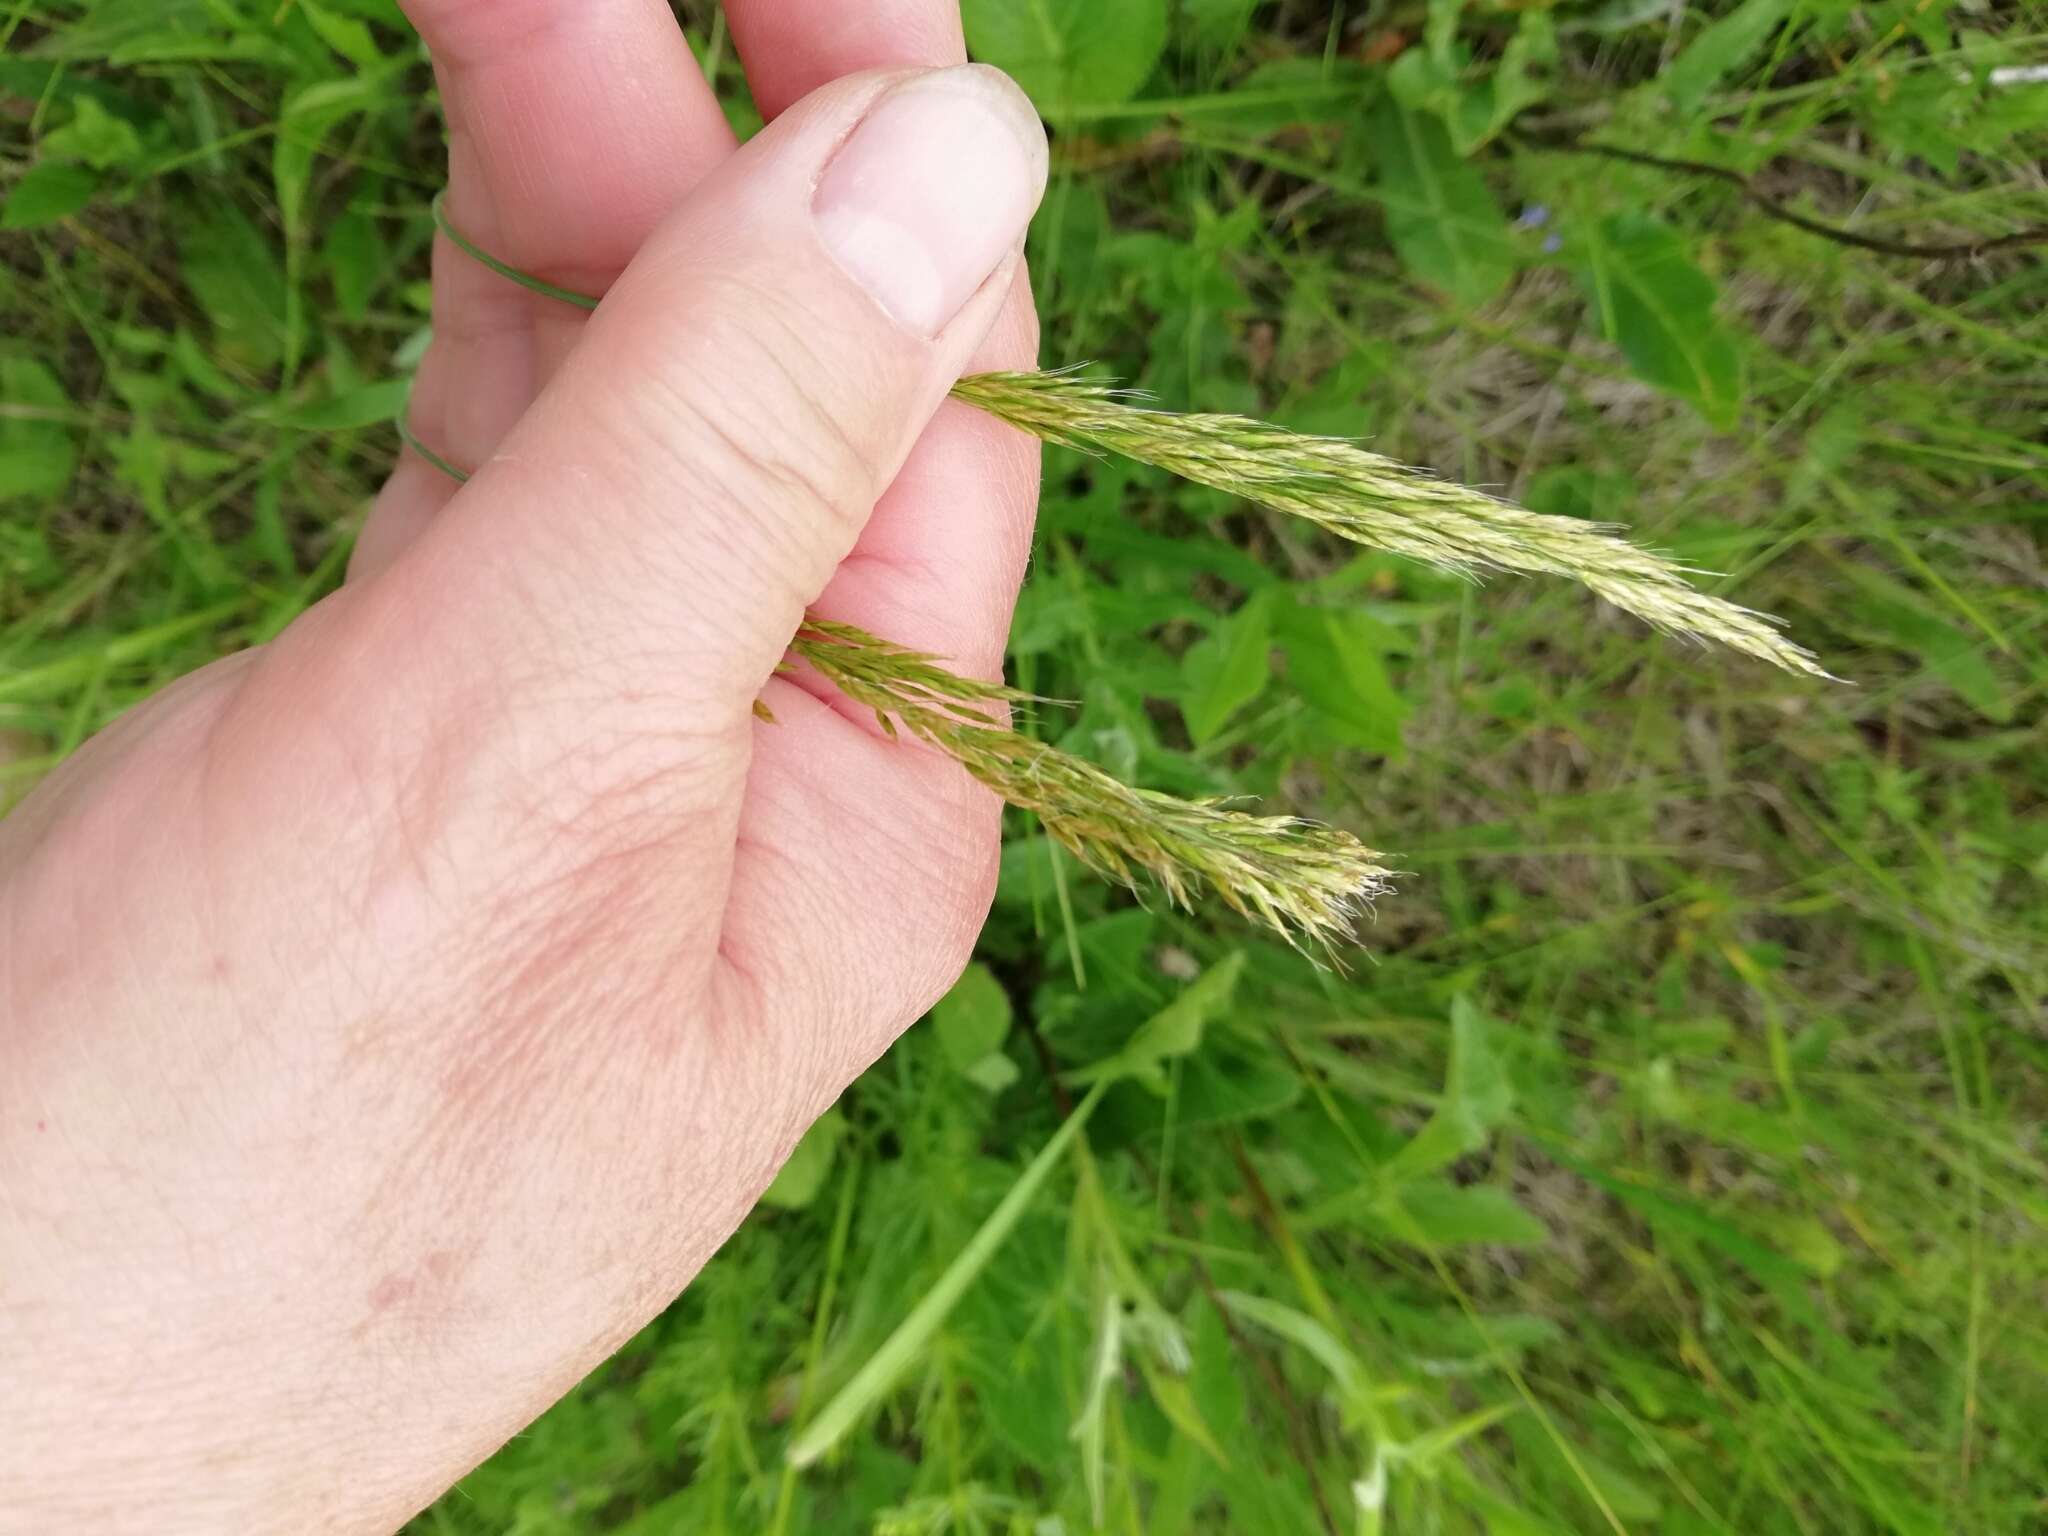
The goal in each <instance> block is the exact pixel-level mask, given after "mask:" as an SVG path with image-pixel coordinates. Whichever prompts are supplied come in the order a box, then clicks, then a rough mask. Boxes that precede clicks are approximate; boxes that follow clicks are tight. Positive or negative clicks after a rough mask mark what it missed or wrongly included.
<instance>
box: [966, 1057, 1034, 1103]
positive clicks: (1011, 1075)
mask: <svg viewBox="0 0 2048 1536" xmlns="http://www.w3.org/2000/svg"><path fill="white" fill-rule="evenodd" d="M960 1075H961V1076H962V1077H964V1078H966V1079H967V1081H969V1082H970V1083H972V1084H974V1086H975V1087H977V1088H979V1089H981V1090H982V1091H983V1092H984V1093H1001V1092H1002V1091H1003V1090H1004V1089H1005V1088H1007V1087H1009V1086H1010V1085H1011V1084H1012V1083H1014V1082H1016V1081H1017V1079H1018V1078H1019V1077H1020V1076H1022V1073H1021V1072H1020V1071H1019V1070H1018V1067H1017V1063H1016V1062H1014V1061H1012V1060H1010V1058H1009V1057H1007V1056H1005V1055H1004V1054H1003V1053H1002V1052H1001V1051H990V1052H989V1053H988V1054H987V1055H986V1056H984V1057H982V1058H981V1060H979V1061H977V1062H976V1063H974V1065H973V1066H971V1067H965V1068H963V1069H962V1070H961V1073H960Z"/></svg>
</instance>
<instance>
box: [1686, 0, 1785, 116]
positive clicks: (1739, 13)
mask: <svg viewBox="0 0 2048 1536" xmlns="http://www.w3.org/2000/svg"><path fill="white" fill-rule="evenodd" d="M1792 6H1793V0H1743V3H1742V4H1741V5H1738V6H1737V7H1736V8H1735V9H1734V10H1732V11H1730V12H1729V13H1728V14H1727V15H1726V16H1723V17H1722V18H1721V19H1720V20H1719V21H1717V22H1715V23H1714V24H1713V25H1712V26H1710V27H1708V28H1707V29H1706V31H1704V32H1702V33H1700V35H1699V36H1698V37H1696V38H1694V39H1693V40H1692V41H1691V42H1690V43H1688V44H1687V45H1686V48H1685V51H1684V52H1683V53H1681V54H1679V56H1678V57H1677V58H1676V59H1674V60H1673V61H1672V63H1671V67H1670V68H1668V69H1666V70H1665V71H1664V72H1663V74H1661V75H1659V76H1658V77H1657V83H1658V85H1659V86H1660V87H1662V89H1663V92H1664V97H1665V99H1666V100H1667V101H1669V102H1670V103H1671V105H1672V107H1673V108H1674V109H1676V110H1677V111H1678V112H1679V113H1681V114H1682V115H1684V116H1688V117H1689V116H1691V115H1692V114H1693V113H1695V112H1697V111H1698V110H1699V107H1700V103H1701V102H1703V101H1705V100H1706V99H1707V94H1708V92H1710V91H1712V90H1713V89H1714V87H1715V86H1717V85H1719V84H1720V83H1721V82H1722V81H1723V80H1725V79H1726V78H1727V77H1728V76H1729V75H1731V74H1733V73H1734V72H1735V71H1736V70H1737V69H1739V68H1741V67H1742V65H1743V64H1744V62H1746V61H1747V60H1748V58H1749V56H1750V55H1751V54H1753V53H1755V52H1756V51H1757V49H1759V48H1761V47H1762V46H1763V44H1764V40H1765V39H1766V38H1768V37H1769V36H1770V35H1771V33H1772V32H1774V31H1776V30H1777V28H1778V25H1779V24H1780V23H1781V22H1783V21H1784V20H1785V18H1786V17H1787V16H1789V15H1791V14H1792Z"/></svg>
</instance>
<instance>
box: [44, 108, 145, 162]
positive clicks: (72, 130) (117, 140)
mask: <svg viewBox="0 0 2048 1536" xmlns="http://www.w3.org/2000/svg"><path fill="white" fill-rule="evenodd" d="M42 150H43V153H44V154H45V155H49V156H52V157H54V158H56V159H61V160H79V161H83V162H84V163H85V164H87V165H89V166H91V167H92V168H93V169H94V170H96V171H105V170H111V169H112V168H113V167H115V166H117V165H130V164H133V163H134V162H135V161H136V160H139V159H141V158H142V135H140V134H139V133H137V132H136V131H135V127H134V125H133V124H132V123H130V122H128V121H127V119H125V118H119V117H116V116H114V114H113V113H111V112H109V111H108V110H107V109H106V108H105V107H103V106H101V105H100V104H99V102H97V101H96V100H94V99H93V98H92V97H90V96H81V97H79V98H78V110H77V113H76V114H75V115H74V116H73V117H72V119H71V121H70V122H68V123H66V124H65V125H64V126H63V127H62V128H59V129H57V130H56V131H54V132H52V133H47V134H45V135H43V143H42Z"/></svg>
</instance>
